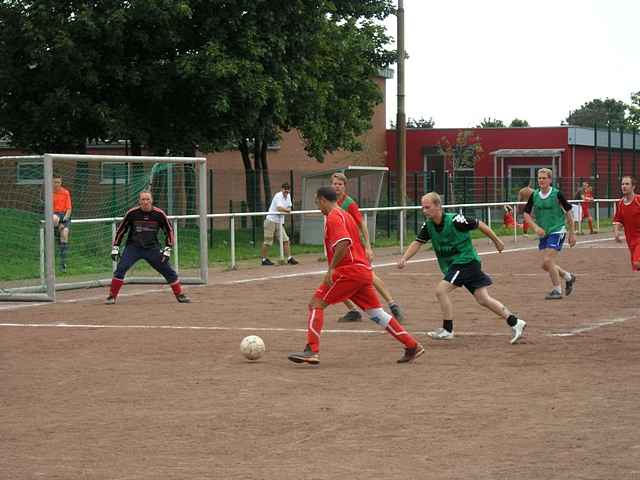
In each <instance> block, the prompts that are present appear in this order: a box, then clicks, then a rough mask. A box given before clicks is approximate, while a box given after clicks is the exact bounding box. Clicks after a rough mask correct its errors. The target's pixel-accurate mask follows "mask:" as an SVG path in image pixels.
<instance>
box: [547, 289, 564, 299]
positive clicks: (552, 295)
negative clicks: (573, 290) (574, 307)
mask: <svg viewBox="0 0 640 480" xmlns="http://www.w3.org/2000/svg"><path fill="white" fill-rule="evenodd" d="M544 299H545V300H562V293H561V292H559V291H557V290H551V291H550V292H549V293H547V294H546V295H545V297H544Z"/></svg>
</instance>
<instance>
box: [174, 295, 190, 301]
mask: <svg viewBox="0 0 640 480" xmlns="http://www.w3.org/2000/svg"><path fill="white" fill-rule="evenodd" d="M176 300H177V301H178V303H191V299H190V298H189V297H187V296H186V295H185V294H184V293H181V294H179V295H176Z"/></svg>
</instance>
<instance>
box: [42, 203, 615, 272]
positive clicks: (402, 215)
mask: <svg viewBox="0 0 640 480" xmlns="http://www.w3.org/2000/svg"><path fill="white" fill-rule="evenodd" d="M617 201H618V199H606V198H599V199H594V200H593V205H594V207H595V221H596V229H597V230H600V218H601V210H602V209H605V211H606V212H610V211H611V206H612V205H613V207H615V203H616V202H617ZM569 203H571V204H580V203H581V201H579V200H570V201H569ZM524 205H525V203H524V202H490V203H460V204H452V205H443V209H445V210H459V211H460V212H464V211H469V210H472V211H473V212H474V216H476V217H479V218H481V219H483V220H484V221H485V222H486V223H487V225H489V226H490V227H492V225H493V224H502V222H501V219H500V221H498V220H495V219H494V217H493V216H492V209H495V208H503V207H504V206H510V207H511V208H512V209H513V211H514V212H517V207H518V206H524ZM603 205H605V207H603ZM421 208H422V207H421V206H420V205H411V206H405V207H399V206H398V207H378V208H361V209H360V211H361V212H362V213H363V217H364V221H365V222H367V221H368V216H369V215H370V214H371V213H374V212H375V213H380V212H388V213H392V212H395V213H396V214H397V224H398V225H399V227H398V236H399V238H398V239H399V252H403V251H404V247H405V245H406V244H407V240H406V234H407V221H406V217H407V215H406V214H407V213H409V212H414V211H420V210H421ZM266 215H273V213H269V212H238V213H214V214H208V215H207V218H208V219H226V220H228V222H229V224H228V230H229V258H230V260H229V267H230V268H231V269H235V268H237V259H236V250H237V245H236V243H237V242H236V229H237V227H238V225H237V224H238V222H239V221H241V219H242V218H246V217H265V216H266ZM281 215H282V216H285V217H288V216H304V215H316V216H319V215H322V212H321V211H320V210H297V211H292V212H291V213H288V214H281ZM122 218H123V217H110V218H89V219H74V221H73V223H74V224H82V223H111V229H112V238H115V231H116V226H117V224H118V222H120V221H122ZM197 218H199V216H198V215H172V216H169V219H170V220H171V221H172V225H173V228H174V233H175V244H174V248H173V255H174V263H175V266H176V270H177V271H179V268H180V266H179V258H180V240H179V239H180V234H179V230H180V222H179V220H195V219H197ZM515 220H516V224H517V217H516V218H515ZM581 227H582V222H580V223H579V224H578V228H579V231H581ZM520 236H522V235H521V234H520V233H519V231H518V228H517V227H516V228H513V239H514V242H517V241H518V238H519V237H520ZM43 237H44V232H43V231H41V233H40V238H41V239H42V238H43ZM372 237H373V238H371V242H372V243H375V232H373V236H372ZM279 255H280V260H281V261H284V260H285V257H284V241H283V238H282V235H280V238H279ZM113 268H114V270H115V262H114V265H113ZM43 272H44V257H43V258H41V274H42V275H43Z"/></svg>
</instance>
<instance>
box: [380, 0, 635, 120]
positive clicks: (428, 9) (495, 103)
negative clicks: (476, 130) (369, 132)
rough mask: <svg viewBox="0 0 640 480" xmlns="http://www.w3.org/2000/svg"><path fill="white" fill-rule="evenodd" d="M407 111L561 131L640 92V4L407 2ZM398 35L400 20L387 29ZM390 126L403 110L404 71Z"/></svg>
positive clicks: (393, 90) (390, 100)
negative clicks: (594, 105) (584, 109)
mask: <svg viewBox="0 0 640 480" xmlns="http://www.w3.org/2000/svg"><path fill="white" fill-rule="evenodd" d="M404 8H405V50H406V51H407V53H408V55H409V58H408V59H407V60H406V61H405V111H406V115H407V118H416V119H417V118H421V117H422V118H426V119H428V118H430V117H432V118H433V119H434V120H435V127H436V128H449V127H475V126H476V125H478V124H479V123H480V122H481V121H482V119H483V118H486V117H491V118H496V119H499V120H502V121H503V122H505V124H506V125H508V124H509V123H510V122H511V120H513V119H514V118H520V119H524V120H527V121H528V122H529V124H530V125H531V126H533V127H545V126H554V125H560V122H561V121H563V120H564V119H566V118H567V116H568V115H569V112H570V111H571V110H575V109H577V108H579V107H580V106H582V105H583V104H584V103H585V102H588V101H590V100H592V99H594V98H601V99H605V98H614V99H616V100H621V101H624V102H625V103H630V102H631V94H632V93H633V92H637V91H640V1H638V0H579V1H578V0H536V1H535V2H534V1H524V0H484V1H477V0H476V1H470V0H448V1H442V0H440V1H438V0H405V1H404ZM385 26H386V27H387V31H388V33H389V35H391V36H392V37H393V38H394V43H393V48H395V39H396V37H397V35H396V30H397V19H396V17H395V16H392V17H389V18H388V19H387V20H386V21H385ZM391 68H392V69H393V70H394V71H395V74H394V78H393V79H391V80H387V95H386V101H387V125H389V124H390V123H391V122H395V118H396V111H397V65H393V66H392V67H391Z"/></svg>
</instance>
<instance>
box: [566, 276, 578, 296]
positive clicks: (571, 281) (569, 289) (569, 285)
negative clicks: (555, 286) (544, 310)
mask: <svg viewBox="0 0 640 480" xmlns="http://www.w3.org/2000/svg"><path fill="white" fill-rule="evenodd" d="M569 275H571V278H570V279H569V280H566V281H565V283H564V294H565V296H566V297H568V296H569V295H571V292H573V284H574V283H576V276H575V275H574V274H573V273H570V274H569Z"/></svg>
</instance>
